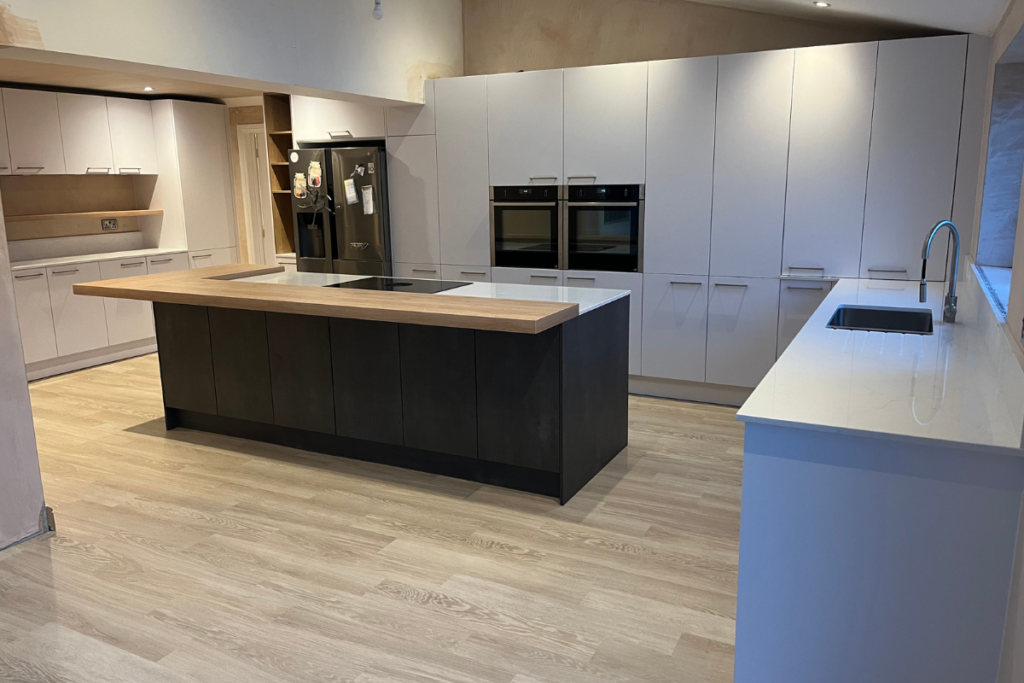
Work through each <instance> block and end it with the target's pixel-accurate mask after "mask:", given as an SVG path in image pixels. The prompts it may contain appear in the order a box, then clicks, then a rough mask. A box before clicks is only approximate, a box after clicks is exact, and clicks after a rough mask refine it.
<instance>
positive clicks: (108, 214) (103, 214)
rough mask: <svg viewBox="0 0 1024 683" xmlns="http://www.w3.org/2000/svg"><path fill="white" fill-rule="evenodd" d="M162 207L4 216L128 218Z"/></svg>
mask: <svg viewBox="0 0 1024 683" xmlns="http://www.w3.org/2000/svg"><path fill="white" fill-rule="evenodd" d="M162 214H163V209H135V210H131V211H69V212H66V213H34V214H27V215H24V216H4V222H6V223H25V222H27V221H51V220H61V219H68V218H129V217H132V216H160V215H162Z"/></svg>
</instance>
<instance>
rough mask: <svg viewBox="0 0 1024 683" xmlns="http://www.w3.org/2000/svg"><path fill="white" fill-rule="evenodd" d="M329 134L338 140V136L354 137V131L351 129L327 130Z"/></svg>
mask: <svg viewBox="0 0 1024 683" xmlns="http://www.w3.org/2000/svg"><path fill="white" fill-rule="evenodd" d="M327 135H328V136H329V137H330V138H331V139H332V140H337V139H338V138H351V137H354V136H353V135H352V131H350V130H329V131H327Z"/></svg>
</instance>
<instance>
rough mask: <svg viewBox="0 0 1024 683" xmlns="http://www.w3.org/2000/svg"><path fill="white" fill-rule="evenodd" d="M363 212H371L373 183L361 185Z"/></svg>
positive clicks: (365, 213)
mask: <svg viewBox="0 0 1024 683" xmlns="http://www.w3.org/2000/svg"><path fill="white" fill-rule="evenodd" d="M362 189H363V214H364V215H366V216H369V215H371V214H373V185H363V188H362Z"/></svg>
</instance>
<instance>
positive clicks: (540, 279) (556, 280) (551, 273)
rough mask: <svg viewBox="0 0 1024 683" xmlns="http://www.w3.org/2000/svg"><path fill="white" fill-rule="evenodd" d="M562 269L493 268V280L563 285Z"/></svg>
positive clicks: (511, 283)
mask: <svg viewBox="0 0 1024 683" xmlns="http://www.w3.org/2000/svg"><path fill="white" fill-rule="evenodd" d="M562 272H563V271H561V270H551V269H547V268H499V267H494V268H491V282H504V283H506V284H510V285H548V286H549V287H561V286H562Z"/></svg>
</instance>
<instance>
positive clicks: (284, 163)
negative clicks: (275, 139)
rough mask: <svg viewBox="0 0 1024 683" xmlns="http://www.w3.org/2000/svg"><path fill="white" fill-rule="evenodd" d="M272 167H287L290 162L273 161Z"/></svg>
mask: <svg viewBox="0 0 1024 683" xmlns="http://www.w3.org/2000/svg"><path fill="white" fill-rule="evenodd" d="M270 165H271V166H287V165H288V162H287V161H271V162H270Z"/></svg>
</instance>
